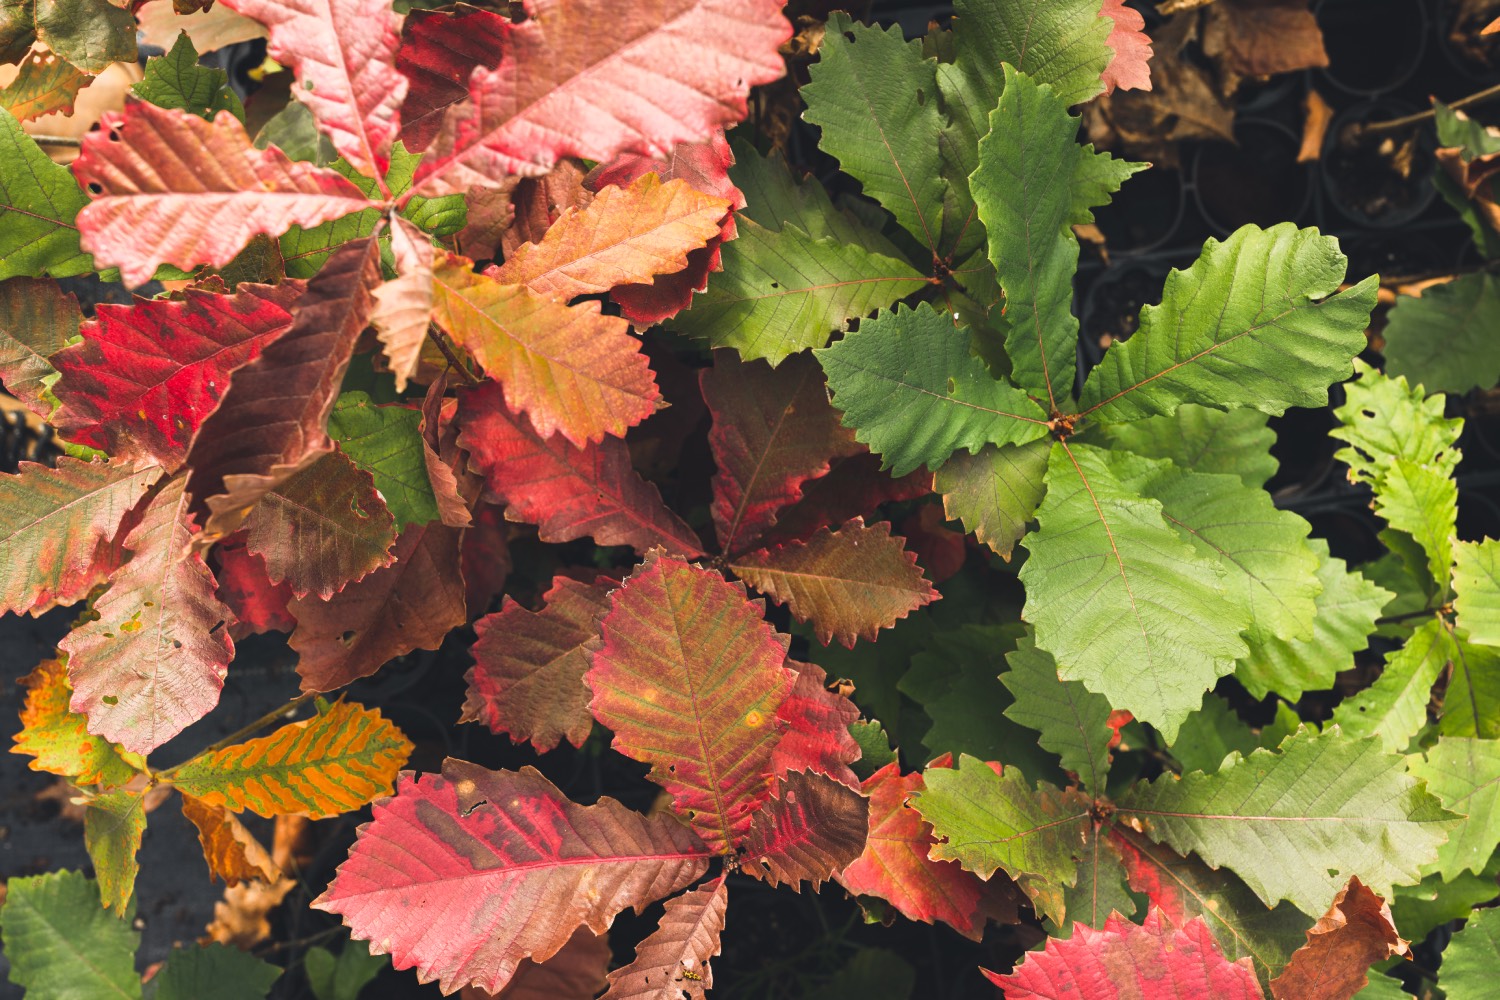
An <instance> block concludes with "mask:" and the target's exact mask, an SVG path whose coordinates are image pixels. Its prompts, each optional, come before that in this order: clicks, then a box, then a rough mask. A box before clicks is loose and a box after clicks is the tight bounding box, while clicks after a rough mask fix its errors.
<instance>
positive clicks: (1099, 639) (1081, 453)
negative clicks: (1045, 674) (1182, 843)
mask: <svg viewBox="0 0 1500 1000" xmlns="http://www.w3.org/2000/svg"><path fill="white" fill-rule="evenodd" d="M1152 466H1157V467H1160V468H1162V469H1171V468H1172V466H1171V465H1170V464H1169V463H1167V462H1157V463H1153V462H1151V461H1150V460H1149V459H1143V458H1137V457H1135V456H1131V455H1128V454H1121V455H1114V456H1111V455H1110V454H1108V453H1106V452H1104V451H1101V450H1099V449H1097V448H1092V447H1090V446H1088V445H1073V446H1069V445H1066V444H1064V445H1061V446H1059V447H1057V448H1054V449H1053V452H1052V458H1051V462H1050V465H1049V467H1048V470H1047V498H1046V499H1045V500H1043V501H1042V505H1041V507H1040V509H1038V511H1037V520H1038V522H1040V529H1039V530H1038V531H1036V532H1035V533H1033V534H1032V535H1030V536H1028V541H1027V545H1026V547H1027V549H1028V550H1029V551H1030V557H1029V558H1028V559H1027V560H1026V565H1025V566H1023V567H1022V568H1021V573H1020V578H1021V582H1022V583H1024V584H1025V585H1026V608H1025V610H1024V612H1023V613H1022V614H1023V617H1024V618H1025V619H1026V620H1027V621H1029V622H1031V623H1032V624H1033V625H1035V626H1036V644H1037V646H1038V647H1040V648H1042V649H1045V650H1046V651H1048V652H1049V653H1051V654H1052V655H1053V656H1055V657H1056V658H1057V663H1058V672H1059V674H1060V675H1061V676H1062V677H1063V678H1064V679H1065V680H1078V681H1082V682H1083V683H1084V684H1085V685H1087V686H1088V688H1089V689H1090V690H1091V691H1096V692H1098V693H1099V694H1102V695H1104V697H1105V698H1107V699H1108V700H1109V703H1110V705H1112V706H1113V707H1115V708H1121V709H1127V710H1129V711H1130V712H1132V713H1134V715H1135V716H1136V718H1138V719H1140V720H1142V721H1144V722H1149V723H1150V724H1151V725H1153V726H1156V727H1157V728H1158V729H1160V730H1161V731H1162V734H1163V736H1165V737H1166V739H1167V740H1168V741H1169V742H1170V741H1171V740H1172V739H1174V738H1175V737H1176V735H1177V727H1178V726H1179V725H1180V724H1181V723H1182V720H1183V719H1185V718H1186V717H1187V715H1188V713H1189V712H1192V711H1195V710H1196V709H1197V708H1198V706H1199V705H1201V704H1202V703H1203V692H1204V691H1207V690H1208V689H1209V688H1211V687H1212V686H1213V685H1214V682H1215V681H1216V680H1217V679H1218V678H1219V677H1222V676H1223V675H1224V674H1227V673H1229V672H1230V671H1231V670H1233V668H1234V661H1235V659H1237V658H1238V657H1240V656H1242V655H1244V653H1245V644H1244V642H1243V641H1242V640H1241V639H1240V637H1239V633H1240V632H1241V631H1242V630H1243V629H1244V628H1245V627H1246V626H1248V625H1249V624H1250V618H1249V612H1248V610H1247V609H1246V607H1245V604H1244V602H1243V600H1240V599H1236V598H1233V597H1231V596H1229V595H1227V594H1226V593H1225V589H1224V588H1225V584H1224V580H1225V572H1224V570H1223V568H1222V567H1220V566H1219V565H1218V564H1217V563H1216V562H1212V561H1209V560H1208V559H1205V558H1204V557H1203V556H1201V555H1200V554H1199V553H1198V552H1197V551H1196V550H1195V549H1194V548H1193V547H1192V546H1191V545H1189V544H1188V543H1186V542H1184V541H1183V540H1182V539H1181V538H1180V537H1179V535H1178V534H1177V532H1176V531H1175V530H1174V529H1173V528H1172V526H1171V525H1170V524H1168V522H1167V521H1166V520H1165V519H1164V516H1163V510H1162V504H1161V503H1159V502H1158V501H1156V500H1152V499H1148V498H1145V497H1141V496H1139V495H1137V494H1136V493H1134V492H1133V491H1131V490H1130V489H1129V488H1128V487H1127V486H1126V485H1125V483H1124V480H1125V479H1127V478H1134V477H1135V476H1137V475H1140V474H1141V473H1142V471H1143V470H1149V469H1150V468H1151V467H1152ZM1122 473H1123V474H1122ZM1225 478H1227V477H1225ZM1236 485H1238V484H1237V483H1236Z"/></svg>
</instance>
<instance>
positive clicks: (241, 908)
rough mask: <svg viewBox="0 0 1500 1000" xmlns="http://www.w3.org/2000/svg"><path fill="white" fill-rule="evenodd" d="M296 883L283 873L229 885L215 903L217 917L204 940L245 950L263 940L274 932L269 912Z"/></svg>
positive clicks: (278, 904) (279, 903)
mask: <svg viewBox="0 0 1500 1000" xmlns="http://www.w3.org/2000/svg"><path fill="white" fill-rule="evenodd" d="M296 884H297V883H296V882H295V881H293V880H292V879H289V878H286V877H285V876H281V877H279V878H277V880H276V881H274V882H262V881H260V880H258V879H257V880H255V881H251V882H241V883H240V884H239V885H231V886H227V887H226V888H225V889H224V898H223V899H222V900H220V901H219V902H217V903H215V904H214V919H213V920H212V922H210V923H209V925H208V927H207V929H206V934H205V935H204V939H203V940H204V942H205V943H207V942H209V941H217V942H218V943H219V944H227V945H230V946H231V947H234V948H240V949H242V950H244V949H249V948H252V947H254V946H255V945H257V944H259V943H260V942H262V941H264V940H265V939H266V938H268V937H270V936H271V921H270V920H268V919H266V918H267V916H268V915H269V914H270V912H271V911H272V910H274V909H276V907H278V906H280V905H281V901H282V900H283V899H285V898H286V894H287V893H289V892H291V891H292V888H293V887H294V886H296Z"/></svg>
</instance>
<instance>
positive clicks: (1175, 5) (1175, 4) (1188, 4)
mask: <svg viewBox="0 0 1500 1000" xmlns="http://www.w3.org/2000/svg"><path fill="white" fill-rule="evenodd" d="M1213 2H1214V0H1162V2H1161V3H1159V4H1157V5H1156V12H1157V13H1158V14H1160V15H1161V16H1162V17H1171V16H1172V15H1173V14H1181V13H1182V12H1183V11H1188V10H1197V9H1198V8H1199V7H1207V6H1208V5H1209V4H1211V3H1213Z"/></svg>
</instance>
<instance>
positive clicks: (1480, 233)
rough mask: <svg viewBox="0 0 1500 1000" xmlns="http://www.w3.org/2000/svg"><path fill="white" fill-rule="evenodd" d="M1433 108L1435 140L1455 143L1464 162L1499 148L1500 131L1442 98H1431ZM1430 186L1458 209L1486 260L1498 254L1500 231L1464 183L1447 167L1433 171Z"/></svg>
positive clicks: (1496, 150) (1494, 151)
mask: <svg viewBox="0 0 1500 1000" xmlns="http://www.w3.org/2000/svg"><path fill="white" fill-rule="evenodd" d="M1432 110H1433V113H1434V114H1435V115H1436V120H1435V122H1434V124H1435V125H1436V126H1437V134H1438V144H1439V145H1441V146H1445V147H1448V148H1454V147H1457V148H1458V149H1459V150H1460V153H1459V155H1460V156H1461V157H1462V158H1463V159H1464V161H1465V162H1468V161H1471V160H1473V159H1474V157H1475V156H1483V155H1486V154H1489V153H1496V152H1500V133H1497V132H1496V131H1495V130H1494V129H1492V128H1489V127H1487V126H1484V125H1481V124H1480V123H1478V122H1476V121H1474V119H1472V118H1470V117H1469V116H1468V115H1466V114H1464V113H1463V112H1461V111H1455V110H1453V109H1452V108H1450V107H1448V106H1447V105H1446V104H1444V103H1443V102H1441V101H1433V102H1432ZM1432 186H1433V187H1435V188H1437V189H1438V193H1439V194H1441V195H1442V196H1443V200H1445V201H1446V202H1448V204H1450V205H1452V206H1453V209H1454V211H1456V212H1458V214H1459V217H1460V218H1462V219H1463V220H1464V224H1465V225H1467V226H1468V227H1469V231H1470V233H1471V234H1472V235H1473V238H1474V245H1475V246H1476V247H1477V248H1478V249H1479V252H1480V253H1481V254H1483V255H1484V257H1485V258H1486V259H1487V260H1493V259H1495V257H1496V256H1500V234H1496V232H1495V231H1494V230H1493V229H1491V228H1490V226H1489V224H1488V223H1487V222H1485V220H1484V217H1483V216H1481V215H1480V213H1479V210H1478V208H1477V207H1476V205H1475V204H1474V202H1473V201H1472V200H1470V198H1469V193H1468V191H1466V190H1465V189H1464V187H1463V185H1461V184H1459V182H1458V181H1456V180H1454V179H1453V178H1452V177H1451V176H1449V175H1448V172H1447V171H1446V170H1439V171H1437V172H1436V173H1435V174H1434V175H1433V178H1432Z"/></svg>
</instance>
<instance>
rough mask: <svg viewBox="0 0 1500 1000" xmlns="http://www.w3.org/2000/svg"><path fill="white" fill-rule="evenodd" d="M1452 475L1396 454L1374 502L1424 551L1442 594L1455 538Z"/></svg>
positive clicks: (1455, 488) (1455, 500)
mask: <svg viewBox="0 0 1500 1000" xmlns="http://www.w3.org/2000/svg"><path fill="white" fill-rule="evenodd" d="M1343 450H1347V449H1343ZM1456 450H1457V449H1455V451H1456ZM1451 476H1452V473H1451V471H1450V470H1445V469H1443V468H1441V467H1440V466H1437V465H1418V464H1417V463H1415V462H1411V461H1408V460H1406V459H1404V458H1398V459H1396V461H1395V463H1394V464H1392V465H1391V466H1390V467H1389V468H1387V469H1386V470H1385V471H1384V475H1383V476H1382V477H1381V480H1380V482H1379V484H1378V486H1377V487H1376V491H1375V505H1374V506H1375V513H1377V514H1379V515H1380V516H1381V517H1383V518H1384V519H1385V522H1386V523H1387V524H1389V525H1390V526H1391V527H1392V528H1394V529H1396V530H1397V531H1402V532H1405V533H1406V534H1408V535H1410V536H1411V537H1412V539H1413V540H1414V541H1415V542H1416V543H1417V545H1418V546H1419V547H1420V549H1421V551H1423V552H1425V553H1426V554H1427V570H1428V572H1429V573H1431V574H1432V579H1433V580H1434V581H1436V583H1437V585H1438V589H1439V591H1441V593H1442V595H1443V596H1447V594H1448V592H1449V584H1448V577H1449V573H1450V572H1451V570H1452V566H1453V559H1454V545H1455V543H1456V542H1457V540H1458V539H1457V521H1458V485H1457V483H1455V482H1454V480H1453V479H1452V478H1451Z"/></svg>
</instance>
